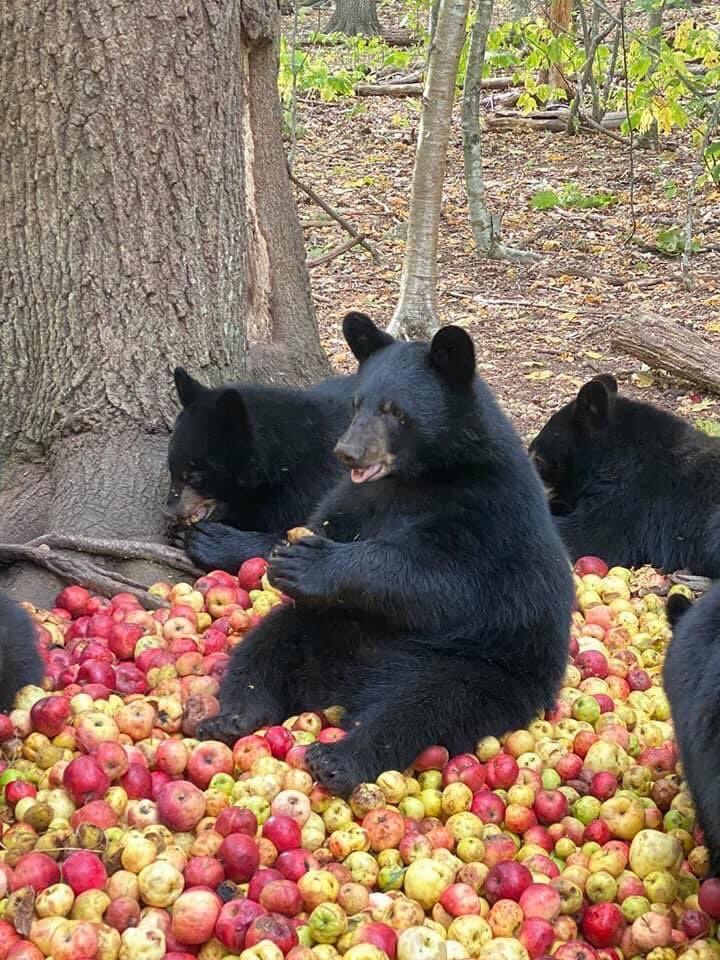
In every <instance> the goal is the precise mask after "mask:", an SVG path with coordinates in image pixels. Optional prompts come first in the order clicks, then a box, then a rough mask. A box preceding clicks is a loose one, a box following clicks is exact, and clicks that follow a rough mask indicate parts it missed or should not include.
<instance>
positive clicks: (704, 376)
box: [610, 316, 720, 396]
mask: <svg viewBox="0 0 720 960" xmlns="http://www.w3.org/2000/svg"><path fill="white" fill-rule="evenodd" d="M610 339H611V343H612V346H613V347H617V348H618V349H619V350H622V351H623V352H625V353H628V354H630V356H632V357H637V359H638V360H642V361H643V363H646V364H647V365H648V366H649V367H651V368H652V369H653V370H664V371H665V372H666V373H669V374H672V376H674V377H677V378H678V379H679V380H685V381H687V382H688V383H692V384H694V385H695V386H697V387H700V388H701V389H702V390H707V391H708V392H709V393H714V394H717V395H718V396H720V350H718V349H717V347H714V346H712V344H710V343H708V342H707V340H704V339H703V338H702V337H700V336H699V335H698V334H697V333H694V332H693V331H692V330H688V329H687V328H685V327H681V326H679V325H678V324H677V323H674V322H673V321H672V320H665V319H661V318H660V317H657V316H639V317H633V318H631V319H626V320H618V321H616V322H615V323H614V324H613V326H612V330H611V335H610Z"/></svg>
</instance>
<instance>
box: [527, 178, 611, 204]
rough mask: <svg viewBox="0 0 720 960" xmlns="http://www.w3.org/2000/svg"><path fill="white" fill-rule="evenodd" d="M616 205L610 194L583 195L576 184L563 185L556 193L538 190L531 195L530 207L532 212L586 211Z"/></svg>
mask: <svg viewBox="0 0 720 960" xmlns="http://www.w3.org/2000/svg"><path fill="white" fill-rule="evenodd" d="M613 203H617V197H616V196H615V195H614V194H612V193H583V192H582V190H581V189H580V187H579V186H578V184H577V183H565V184H563V186H562V187H560V190H559V192H558V193H556V192H555V191H554V190H540V191H538V192H537V193H535V194H533V197H532V200H531V201H530V205H531V207H532V208H533V210H552V209H554V208H555V207H562V208H563V209H565V210H588V209H598V208H602V207H608V206H610V205H611V204H613Z"/></svg>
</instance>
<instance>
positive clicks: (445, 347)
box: [430, 326, 475, 387]
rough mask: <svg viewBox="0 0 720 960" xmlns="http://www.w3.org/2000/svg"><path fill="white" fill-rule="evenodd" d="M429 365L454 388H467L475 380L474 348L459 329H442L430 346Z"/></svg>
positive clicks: (468, 337)
mask: <svg viewBox="0 0 720 960" xmlns="http://www.w3.org/2000/svg"><path fill="white" fill-rule="evenodd" d="M430 363H431V364H432V366H433V367H434V368H435V369H436V370H437V371H438V373H440V374H441V375H442V376H443V377H444V378H445V379H446V380H448V381H449V382H450V383H452V384H453V385H454V386H460V387H467V386H470V384H471V383H472V382H473V380H474V378H475V346H474V344H473V342H472V340H471V339H470V336H469V334H467V333H466V332H465V331H464V330H462V329H461V328H460V327H454V326H449V327H442V329H440V330H438V332H437V333H436V334H435V336H434V337H433V338H432V342H431V344H430Z"/></svg>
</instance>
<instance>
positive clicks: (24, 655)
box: [0, 594, 43, 711]
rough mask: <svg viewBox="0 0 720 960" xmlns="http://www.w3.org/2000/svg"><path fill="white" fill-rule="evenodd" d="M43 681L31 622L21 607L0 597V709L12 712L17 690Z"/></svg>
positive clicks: (6, 598)
mask: <svg viewBox="0 0 720 960" xmlns="http://www.w3.org/2000/svg"><path fill="white" fill-rule="evenodd" d="M42 678H43V664H42V660H41V659H40V655H39V653H38V650H37V644H36V640H35V628H34V626H33V623H32V620H31V619H30V617H29V616H28V615H27V613H25V611H24V610H23V609H22V607H19V606H18V605H17V604H16V603H13V601H12V600H10V599H8V597H4V596H3V595H2V594H0V710H2V711H7V710H12V706H13V700H14V699H15V694H16V693H17V692H18V690H20V689H21V688H22V687H24V686H26V685H27V684H29V683H34V684H39V683H41V682H42Z"/></svg>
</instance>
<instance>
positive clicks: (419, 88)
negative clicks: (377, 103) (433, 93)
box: [355, 76, 513, 97]
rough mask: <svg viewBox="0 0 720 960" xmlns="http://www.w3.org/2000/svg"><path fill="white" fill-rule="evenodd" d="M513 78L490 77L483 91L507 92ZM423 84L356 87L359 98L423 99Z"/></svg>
mask: <svg viewBox="0 0 720 960" xmlns="http://www.w3.org/2000/svg"><path fill="white" fill-rule="evenodd" d="M512 83H513V78H512V77H511V76H503V77H488V78H487V79H486V80H483V81H482V88H483V90H507V88H508V87H511V86H512ZM423 89H424V86H423V84H422V83H359V84H358V85H357V86H356V87H355V94H356V95H357V96H358V97H421V96H422V92H423Z"/></svg>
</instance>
